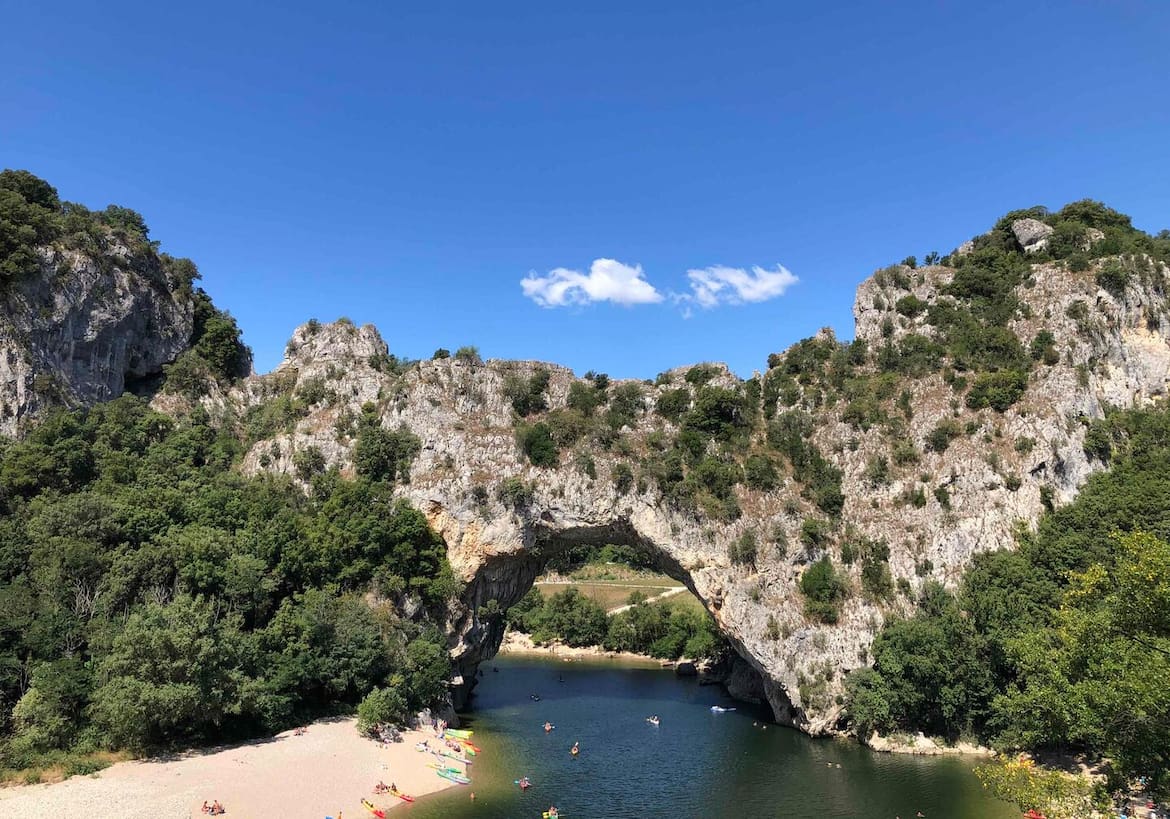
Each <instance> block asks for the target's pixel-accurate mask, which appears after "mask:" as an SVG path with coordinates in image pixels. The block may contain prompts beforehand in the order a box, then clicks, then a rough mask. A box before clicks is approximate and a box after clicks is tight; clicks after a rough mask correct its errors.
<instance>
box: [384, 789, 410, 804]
mask: <svg viewBox="0 0 1170 819" xmlns="http://www.w3.org/2000/svg"><path fill="white" fill-rule="evenodd" d="M389 793H390V795H391V796H397V797H398V798H399V799H401V800H402V801H403V802H413V801H414V797H413V796H410V795H409V794H405V793H403V792H402V791H390V792H389Z"/></svg>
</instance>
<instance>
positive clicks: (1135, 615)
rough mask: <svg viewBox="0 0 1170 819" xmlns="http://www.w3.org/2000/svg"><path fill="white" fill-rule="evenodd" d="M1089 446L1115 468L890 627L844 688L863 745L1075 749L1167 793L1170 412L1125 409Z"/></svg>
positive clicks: (932, 591)
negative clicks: (928, 742)
mask: <svg viewBox="0 0 1170 819" xmlns="http://www.w3.org/2000/svg"><path fill="white" fill-rule="evenodd" d="M1085 446H1086V448H1087V449H1088V450H1090V451H1091V452H1092V454H1094V455H1095V456H1096V457H1100V458H1102V459H1106V460H1109V461H1110V463H1111V466H1112V468H1111V470H1110V471H1108V472H1102V473H1099V474H1097V475H1095V476H1094V477H1092V478H1091V479H1090V480H1089V482H1088V483H1087V484H1086V485H1085V487H1084V488H1083V489H1082V491H1081V493H1080V495H1079V496H1078V497H1077V499H1076V500H1075V501H1074V502H1073V503H1071V504H1069V505H1068V506H1065V507H1063V508H1061V509H1058V510H1056V511H1054V512H1052V513H1051V514H1049V515H1046V516H1045V517H1044V518H1043V519H1042V520H1041V521H1040V523H1039V526H1038V527H1037V529H1036V531H1035V532H1030V531H1022V532H1021V533H1020V538H1019V549H1018V550H1016V551H1000V552H994V553H989V554H982V555H978V556H976V557H975V558H974V560H973V561H972V563H971V565H970V567H969V568H968V569H967V571H966V574H965V575H964V578H963V582H962V585H961V587H960V589H959V590H958V592H957V594H951V593H949V592H947V591H945V590H943V589H942V588H941V587H939V586H937V585H929V586H928V587H927V588H926V590H925V591H924V593H923V595H922V597H921V599H920V601H919V609H918V612H917V613H916V614H915V615H914V616H913V617H911V618H909V619H905V620H895V621H893V622H891V623H888V624H887V625H886V626H885V627H884V628H883V630H882V632H881V633H880V634H879V635H878V638H877V640H876V641H875V642H874V646H873V657H874V667H873V669H872V670H868V669H867V670H860V671H856V672H854V673H852V674H851V675H850V676H849V679H848V681H847V685H848V689H849V713H850V716H851V718H852V720H853V724H854V726H855V728H856V730H857V731H858V733H859V734H862V735H866V734H868V733H869V732H870V731H872V730H878V731H883V732H887V731H925V732H927V733H930V734H934V735H942V736H948V737H952V738H957V737H959V736H962V735H970V736H974V737H976V738H978V739H980V740H982V741H986V742H991V743H992V744H994V745H996V746H997V747H1000V748H1004V749H1027V750H1045V749H1054V748H1055V749H1072V750H1076V751H1082V752H1086V753H1088V754H1090V755H1098V756H1106V757H1108V758H1109V759H1111V760H1112V762H1113V764H1114V766H1115V770H1116V772H1117V773H1118V775H1119V776H1121V777H1125V778H1130V777H1138V776H1144V777H1147V778H1148V779H1149V781H1150V782H1151V783H1152V785H1153V786H1154V787H1155V788H1165V787H1166V786H1167V785H1170V686H1167V685H1166V680H1167V679H1170V545H1168V543H1167V539H1168V538H1170V411H1168V410H1167V409H1165V408H1155V409H1141V410H1128V411H1124V412H1122V411H1118V412H1113V413H1111V414H1110V415H1109V416H1108V417H1107V418H1105V419H1103V420H1101V421H1098V422H1096V423H1094V424H1093V425H1092V427H1091V429H1090V431H1089V435H1087V436H1086V443H1085Z"/></svg>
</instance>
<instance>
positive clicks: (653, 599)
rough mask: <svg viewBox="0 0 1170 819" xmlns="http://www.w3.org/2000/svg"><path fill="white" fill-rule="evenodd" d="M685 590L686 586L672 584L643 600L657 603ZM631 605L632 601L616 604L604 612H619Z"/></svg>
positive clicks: (626, 609)
mask: <svg viewBox="0 0 1170 819" xmlns="http://www.w3.org/2000/svg"><path fill="white" fill-rule="evenodd" d="M686 590H687V587H686V586H673V587H671V588H669V589H667V590H666V591H664V592H662V594H656V595H654V596H653V597H647V598H646V600H645V601H644V602H646V603H657V602H659V601H660V600H665V599H666V598H668V597H674V595H676V594H680V593H682V592H685V591H686ZM633 607H634V604H633V603H627V604H626V605H624V606H618V607H617V608H616V609H610V610H609V611H607V612H606V614H621V613H622V612H623V611H628V610H630V609H632V608H633Z"/></svg>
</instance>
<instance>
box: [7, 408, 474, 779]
mask: <svg viewBox="0 0 1170 819" xmlns="http://www.w3.org/2000/svg"><path fill="white" fill-rule="evenodd" d="M242 450H243V447H242V443H241V441H240V440H239V438H238V437H237V436H236V435H234V434H232V433H231V432H230V431H229V430H225V429H216V428H213V427H211V426H209V425H208V423H207V419H206V417H205V416H203V415H202V414H201V413H200V412H198V411H197V412H196V413H195V414H194V416H193V417H192V418H191V419H190V420H187V421H175V420H172V419H171V418H168V417H166V416H163V415H160V414H158V413H156V412H153V411H152V410H150V409H149V408H148V407H146V405H145V404H143V403H142V402H141V401H140V400H139V399H136V398H132V397H124V398H121V399H119V400H116V401H112V402H109V403H106V404H101V405H98V406H95V407H93V408H91V409H89V410H87V411H80V412H72V413H65V412H60V413H57V414H55V415H52V416H51V417H49V418H47V419H46V420H45V421H44V423H42V424H41V425H40V426H39V427H37V428H36V429H35V430H34V431H33V432H32V433H31V434H30V435H29V436H28V438H27V439H26V440H23V441H20V442H9V443H7V444H5V445H4V447H3V450H2V451H0V508H2V512H3V516H2V517H0V612H2V613H3V616H0V745H2V748H0V751H2V756H3V759H4V760H5V763H4V766H5V767H6V768H8V769H21V768H28V767H36V766H40V765H45V764H50V763H58V762H62V761H64V762H65V763H66V764H67V770H84V769H85V765H86V763H85V762H83V761H81V760H82V757H83V756H84V755H85V754H86V753H88V752H92V751H95V750H97V749H102V748H108V749H120V748H124V749H130V750H132V751H145V750H149V749H153V748H160V747H173V746H179V745H184V744H189V743H205V742H212V741H219V740H224V739H232V738H239V737H245V736H250V735H256V734H260V733H266V732H272V731H275V730H279V729H282V728H285V727H287V726H290V725H293V724H296V723H298V722H300V721H302V720H305V719H306V718H309V717H311V716H313V715H315V714H321V713H329V712H334V711H337V710H339V709H349V708H353V707H354V706H356V705H357V704H358V703H360V702H361V701H362V699H363V698H364V697H365V696H367V695H368V694H369V693H370V692H371V691H374V690H375V689H383V693H381V694H379V695H378V696H377V697H376V699H377V703H375V704H376V705H377V706H378V709H377V710H379V713H382V712H384V711H385V710H386V707H387V704H386V700H387V698H388V697H387V695H386V694H385V693H384V691H385V690H392V691H393V692H394V694H393V696H390V697H389V699H390V700H392V703H391V704H392V705H393V706H394V708H393V709H391V710H394V711H395V713H394V715H393V716H394V717H395V718H401V717H402V716H403V715H405V714H406V713H408V712H410V711H411V710H412V709H417V708H420V707H423V706H427V705H431V704H434V703H436V702H437V701H440V700H441V699H443V697H444V696H445V693H446V690H445V687H444V684H443V683H444V681H445V680H446V678H447V676H448V674H449V660H448V657H447V653H446V648H445V642H446V640H445V635H444V634H443V633H442V632H441V631H440V628H441V624H442V623H443V621H444V612H445V607H446V604H447V601H448V600H449V599H450V597H451V596H452V595H453V594H454V593H455V592H456V591H457V588H456V583H455V580H454V578H453V576H452V573H451V569H450V567H449V565H448V564H447V560H446V549H445V546H444V544H443V542H442V541H441V540H440V539H439V538H438V537H437V536H436V535H435V534H434V533H433V532H432V531H431V529H430V528H429V527H428V526H427V523H426V520H425V519H424V518H423V516H422V515H421V514H420V513H419V512H418V511H416V510H415V509H413V508H411V507H410V506H409V505H408V504H406V503H405V502H404V501H401V500H397V501H396V500H395V499H394V498H393V496H392V485H391V484H390V483H389V480H390V479H392V477H393V470H392V469H390V468H389V467H386V468H378V469H373V468H371V470H370V472H371V477H359V478H358V479H356V480H353V481H350V480H345V479H343V478H341V477H340V476H339V475H338V474H337V473H336V472H335V471H333V472H328V473H323V474H319V475H318V476H317V477H316V478H315V479H314V481H313V486H312V491H311V493H310V494H309V495H308V496H306V495H305V494H304V493H303V492H302V491H301V490H299V489H298V488H296V487H295V486H294V485H293V484H292V482H291V481H290V480H288V479H287V478H279V477H272V476H265V477H257V478H245V477H242V476H241V475H240V474H239V473H238V472H237V471H236V470H234V469H233V465H234V464H235V463H236V461H237V458H238V457H239V455H240V454H241V452H242ZM385 460H387V459H383V458H380V457H373V456H372V457H371V462H372V463H374V464H382V463H383V462H384V461H385ZM388 460H389V461H391V462H392V461H393V460H394V459H393V458H389V459H388ZM383 478H385V479H386V480H383ZM407 612H413V614H411V615H410V616H408V614H407ZM371 707H372V706H371ZM367 710H369V709H367ZM69 766H72V767H69Z"/></svg>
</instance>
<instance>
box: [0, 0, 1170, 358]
mask: <svg viewBox="0 0 1170 819" xmlns="http://www.w3.org/2000/svg"><path fill="white" fill-rule="evenodd" d="M172 6H173V8H172ZM2 17H3V21H4V22H3V26H0V166H6V167H16V168H28V169H29V170H32V171H33V172H34V173H37V174H38V175H40V176H43V177H45V178H46V179H48V180H49V181H51V182H52V183H53V184H55V185H56V186H57V187H58V189H59V190H60V193H61V195H62V196H63V197H65V198H67V199H71V200H74V201H79V202H83V203H85V204H87V205H89V206H91V207H102V206H104V205H106V204H107V203H110V202H115V203H118V204H122V205H125V206H128V207H133V208H135V209H137V210H139V211H141V212H142V213H143V214H144V215H145V217H146V219H147V221H148V223H149V224H150V226H151V229H152V237H153V238H155V239H158V240H160V241H161V242H162V244H163V248H164V249H165V250H167V251H169V252H171V253H174V254H176V255H184V256H190V257H191V258H193V259H194V260H195V261H196V262H197V264H198V265H199V268H200V270H201V271H202V273H203V285H204V287H205V288H206V289H207V290H208V292H209V293H211V295H212V297H213V298H214V299H215V301H216V303H217V304H219V305H220V306H221V307H225V308H227V309H229V310H230V311H231V312H232V313H233V314H234V315H235V316H236V317H237V318H238V319H239V320H240V323H241V325H242V326H243V327H244V330H245V339H246V341H247V342H248V343H249V344H250V345H251V346H252V347H253V349H254V351H255V355H256V366H257V369H258V370H260V371H266V370H268V369H271V368H272V367H273V366H275V365H276V364H277V363H278V362H279V360H280V356H281V354H282V351H283V347H284V343H285V341H286V340H287V338H288V337H289V335H290V334H291V332H292V329H293V328H294V327H295V326H296V325H297V324H299V323H301V322H302V321H305V320H306V319H308V318H309V317H317V318H319V319H321V320H329V319H333V318H336V317H338V316H341V315H346V316H349V317H351V318H352V319H353V320H355V321H357V322H360V323H364V322H373V323H375V324H376V325H377V326H378V327H379V329H380V330H381V332H382V335H383V336H384V337H385V339H386V341H387V342H388V343H389V345H390V348H391V350H392V351H393V352H395V353H397V354H399V355H404V356H410V357H422V356H429V355H430V353H431V352H432V351H433V350H434V349H435V348H436V347H440V346H442V347H448V348H451V349H454V348H456V347H458V346H460V345H463V344H475V345H478V346H479V348H480V350H481V351H482V353H483V354H484V355H485V356H488V357H501V358H539V359H544V360H549V361H555V362H558V363H562V364H566V365H568V366H570V367H573V368H574V369H575V370H577V372H578V373H581V372H584V371H585V370H588V369H595V370H598V371H605V372H608V373H610V374H611V375H614V376H618V377H631V376H636V377H653V376H654V375H655V374H656V373H657V372H659V371H660V370H664V369H667V368H669V367H673V366H678V365H682V364H689V363H693V362H696V361H701V360H723V361H726V362H728V363H729V364H730V365H731V366H732V368H733V369H735V370H736V371H737V372H739V373H741V374H743V375H749V374H750V373H751V371H752V370H753V369H757V368H762V367H763V362H764V360H765V358H766V357H767V354H768V353H769V352H772V351H776V350H780V349H783V348H785V347H786V346H788V345H789V344H790V343H792V342H793V341H796V340H798V339H800V338H802V337H804V336H807V335H810V334H812V333H814V332H815V331H816V330H817V329H818V328H819V327H821V326H825V325H828V326H832V327H833V328H835V329H836V330H837V332H838V334H839V335H840V336H841V337H843V338H849V337H851V336H852V318H851V314H850V309H851V306H852V299H853V290H854V288H855V287H856V285H857V284H858V283H859V282H860V281H861V280H862V279H863V278H864V277H865V276H867V275H868V274H869V273H870V272H872V271H873V270H874V269H875V268H877V267H880V266H884V265H886V264H889V263H891V262H894V261H898V260H900V259H901V258H903V257H904V256H906V255H908V254H916V255H918V256H919V257H921V256H922V255H923V254H925V253H926V252H928V251H930V250H939V251H940V252H944V253H945V252H946V251H948V250H950V249H951V248H953V247H954V246H956V245H957V244H958V243H959V242H961V241H963V240H964V239H966V238H968V237H969V236H971V235H972V234H974V233H976V232H979V231H981V230H983V229H985V228H986V227H988V226H989V225H990V224H991V222H992V221H994V219H995V218H996V217H997V216H998V215H1000V214H1001V213H1003V212H1004V211H1006V210H1009V209H1012V208H1017V207H1026V206H1029V205H1033V204H1047V205H1049V206H1054V207H1055V206H1059V205H1061V204H1063V203H1065V202H1067V201H1069V200H1072V199H1078V198H1083V197H1086V196H1087V197H1092V198H1096V199H1101V200H1104V201H1106V202H1108V203H1109V204H1111V205H1113V206H1114V207H1117V208H1119V209H1120V210H1123V211H1125V212H1127V213H1130V214H1131V215H1132V216H1133V217H1134V221H1135V223H1136V224H1137V225H1138V226H1139V227H1142V228H1145V229H1147V230H1152V231H1156V230H1158V229H1161V228H1165V227H1170V205H1168V202H1170V199H1168V197H1167V191H1168V182H1170V107H1168V106H1167V105H1166V99H1167V94H1168V93H1170V92H1168V89H1167V78H1170V49H1168V48H1167V43H1170V4H1168V3H1165V2H1153V1H1152V0H1151V1H1150V2H1139V1H1138V0H1132V1H1131V2H1126V0H1099V2H1092V1H1090V0H1064V1H1063V2H1047V3H1045V2H1034V3H1017V2H1010V3H1009V2H979V3H975V2H969V3H964V2H958V0H953V1H951V2H947V0H933V1H932V2H921V1H917V0H903V1H902V2H898V3H873V2H855V3H832V2H827V3H811V2H802V3H781V2H775V3H766V2H753V3H744V2H719V3H713V2H711V3H689V2H685V0H675V1H674V2H670V3H658V2H643V3H629V2H622V3H609V2H590V3H579V4H574V5H573V7H570V6H569V4H562V3H549V2H541V3H535V2H534V3H509V2H494V3H482V2H477V3H387V2H346V0H338V1H336V2H330V3H302V2H298V1H297V0H287V2H285V3H282V4H280V8H279V9H278V7H277V5H276V4H267V7H265V6H264V5H262V4H258V3H248V2H239V3H231V4H228V3H217V2H204V3H188V4H168V3H156V2H151V3H127V2H107V3H100V4H99V3H92V2H85V3H80V2H76V3H71V2H57V3H17V2H15V0H8V2H5V3H4V9H3V15H2ZM598 260H602V261H598ZM605 260H609V261H605ZM554 271H558V272H554ZM690 271H694V272H690ZM786 271H787V272H786ZM793 277H795V278H796V279H797V281H796V282H795V283H793V282H792V278H793ZM525 279H527V280H528V282H529V283H528V285H527V286H522V281H523V280H525ZM542 304H543V305H553V306H542ZM556 305H559V306H556Z"/></svg>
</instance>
